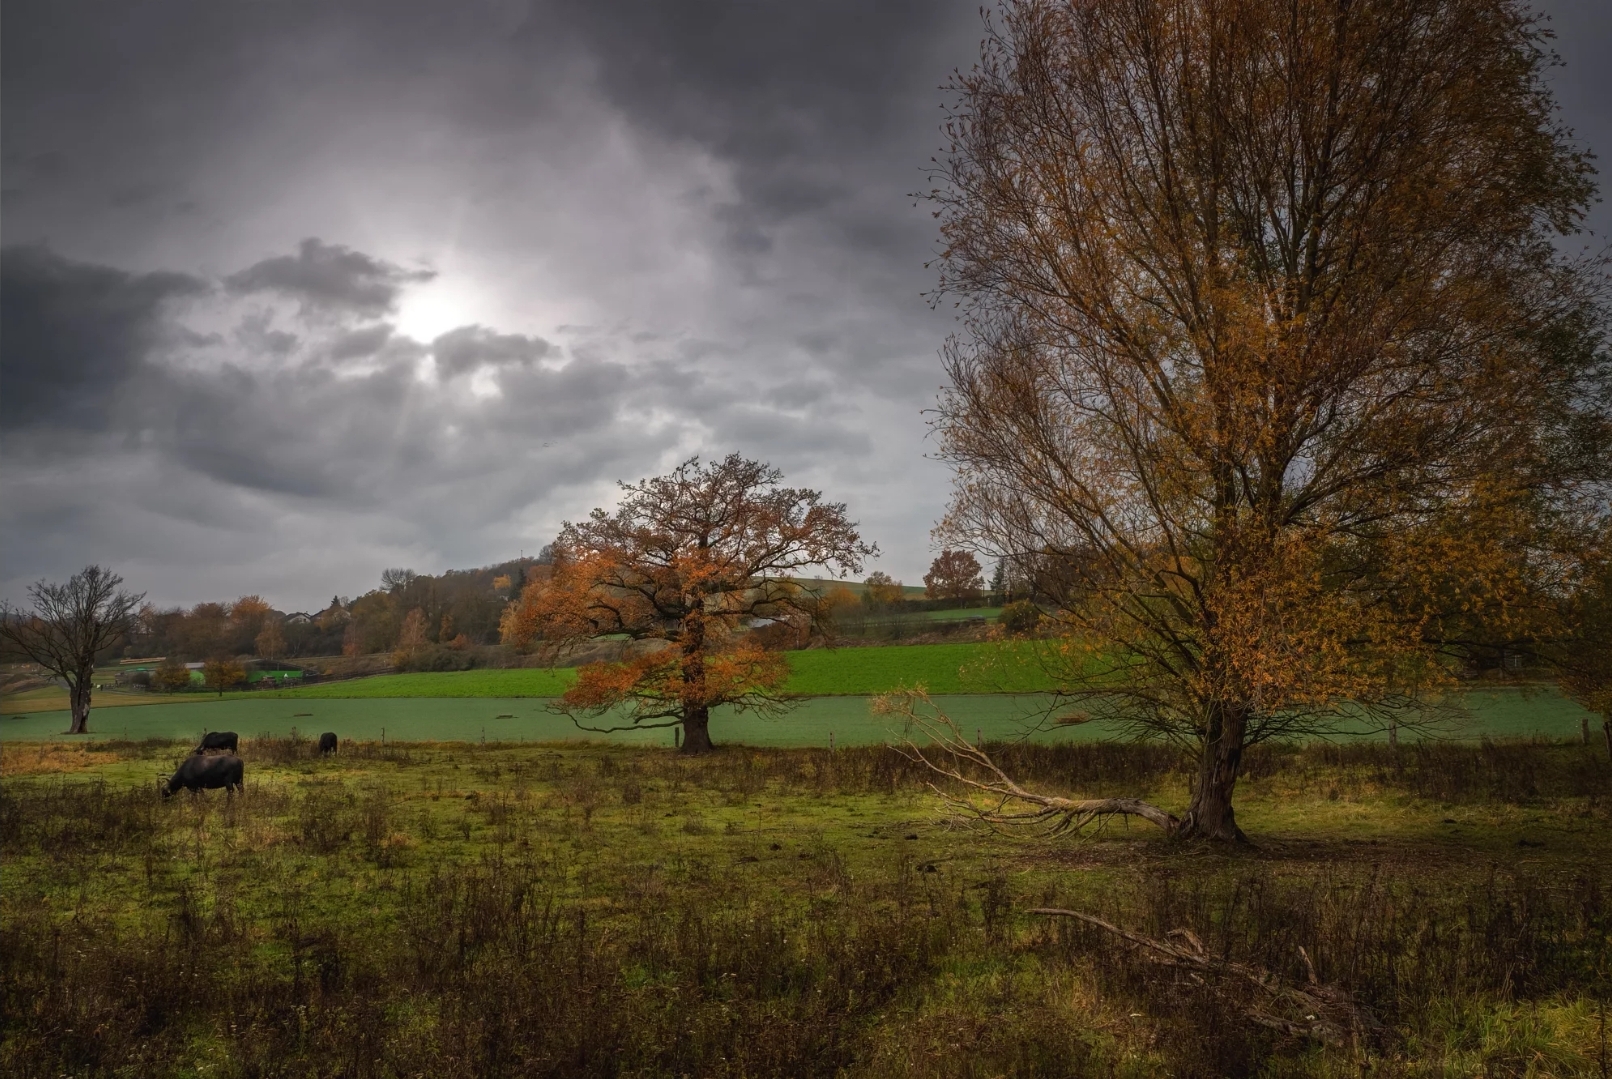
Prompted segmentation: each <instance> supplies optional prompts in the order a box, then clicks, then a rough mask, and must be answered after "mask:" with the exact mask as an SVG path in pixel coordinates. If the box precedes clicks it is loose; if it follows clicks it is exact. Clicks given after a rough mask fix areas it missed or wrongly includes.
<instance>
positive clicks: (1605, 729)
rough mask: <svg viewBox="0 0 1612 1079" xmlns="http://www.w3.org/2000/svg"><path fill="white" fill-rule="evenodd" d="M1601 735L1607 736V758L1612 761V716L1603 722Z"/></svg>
mask: <svg viewBox="0 0 1612 1079" xmlns="http://www.w3.org/2000/svg"><path fill="white" fill-rule="evenodd" d="M1601 733H1602V734H1604V735H1606V757H1607V760H1612V716H1606V717H1605V718H1603V719H1602V720H1601Z"/></svg>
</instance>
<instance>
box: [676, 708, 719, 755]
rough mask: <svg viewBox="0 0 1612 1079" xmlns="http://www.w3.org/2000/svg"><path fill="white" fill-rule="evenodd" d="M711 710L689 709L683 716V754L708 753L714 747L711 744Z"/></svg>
mask: <svg viewBox="0 0 1612 1079" xmlns="http://www.w3.org/2000/svg"><path fill="white" fill-rule="evenodd" d="M710 723H711V710H710V709H709V708H691V709H689V710H688V711H687V712H685V713H684V714H683V747H682V750H681V752H683V753H709V752H711V750H713V749H715V748H716V747H715V746H713V745H712V744H711V730H710Z"/></svg>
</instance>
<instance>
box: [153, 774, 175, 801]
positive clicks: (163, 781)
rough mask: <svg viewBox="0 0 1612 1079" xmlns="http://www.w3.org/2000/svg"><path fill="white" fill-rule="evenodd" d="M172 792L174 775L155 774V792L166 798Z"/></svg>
mask: <svg viewBox="0 0 1612 1079" xmlns="http://www.w3.org/2000/svg"><path fill="white" fill-rule="evenodd" d="M173 792H174V777H173V776H171V775H169V776H165V775H158V776H157V793H158V794H160V795H162V796H163V797H164V798H167V797H168V796H169V795H171V794H173Z"/></svg>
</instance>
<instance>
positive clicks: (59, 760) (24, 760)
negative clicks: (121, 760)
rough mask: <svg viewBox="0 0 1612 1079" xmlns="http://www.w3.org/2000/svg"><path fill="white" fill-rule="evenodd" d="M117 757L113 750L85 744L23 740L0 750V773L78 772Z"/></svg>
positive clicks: (33, 774) (97, 766) (12, 774)
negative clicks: (109, 750)
mask: <svg viewBox="0 0 1612 1079" xmlns="http://www.w3.org/2000/svg"><path fill="white" fill-rule="evenodd" d="M117 759H118V755H117V754H116V753H108V752H107V751H106V750H104V749H101V748H99V747H97V748H94V749H92V748H90V747H89V746H88V745H61V744H59V743H56V742H25V743H21V744H13V745H8V746H5V747H4V748H3V749H0V775H5V776H35V775H48V774H50V773H53V772H82V771H84V770H85V769H88V768H99V767H100V766H101V765H103V764H111V763H112V762H113V761H116V760H117Z"/></svg>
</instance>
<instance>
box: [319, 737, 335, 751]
mask: <svg viewBox="0 0 1612 1079" xmlns="http://www.w3.org/2000/svg"><path fill="white" fill-rule="evenodd" d="M334 752H336V734H335V732H334V731H326V732H325V733H324V734H321V735H320V736H319V755H320V756H321V757H328V756H330V755H331V754H332V753H334Z"/></svg>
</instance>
